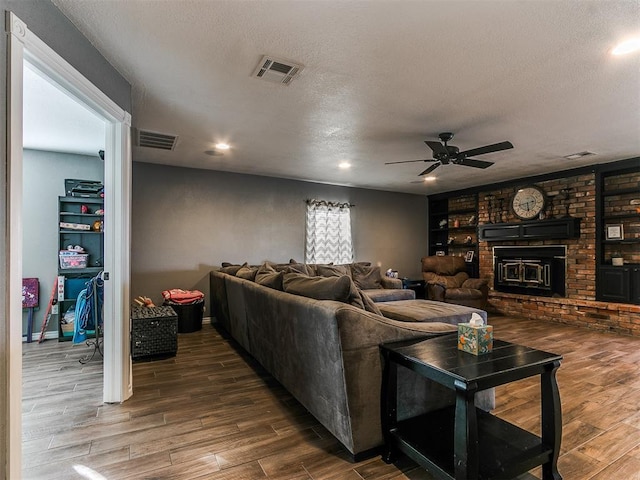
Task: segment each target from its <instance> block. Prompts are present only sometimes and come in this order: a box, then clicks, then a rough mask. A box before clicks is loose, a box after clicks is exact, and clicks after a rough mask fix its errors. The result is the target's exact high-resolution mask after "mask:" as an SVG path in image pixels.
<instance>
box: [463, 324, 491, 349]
mask: <svg viewBox="0 0 640 480" xmlns="http://www.w3.org/2000/svg"><path fill="white" fill-rule="evenodd" d="M458 350H462V351H463V352H468V353H473V354H474V355H482V354H485V353H490V352H491V350H493V326H491V325H482V326H480V327H476V326H473V325H471V324H470V323H459V324H458Z"/></svg>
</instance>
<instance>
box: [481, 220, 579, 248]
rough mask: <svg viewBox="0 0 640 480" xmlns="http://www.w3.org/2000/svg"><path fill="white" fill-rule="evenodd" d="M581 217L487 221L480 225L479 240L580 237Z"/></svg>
mask: <svg viewBox="0 0 640 480" xmlns="http://www.w3.org/2000/svg"><path fill="white" fill-rule="evenodd" d="M579 236H580V219H579V218H574V217H566V218H554V219H551V220H533V221H526V222H515V223H487V224H484V225H479V226H478V240H480V241H483V242H493V241H501V240H534V239H535V240H551V239H560V238H578V237H579Z"/></svg>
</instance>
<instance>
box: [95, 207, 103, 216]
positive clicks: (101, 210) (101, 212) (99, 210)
mask: <svg viewBox="0 0 640 480" xmlns="http://www.w3.org/2000/svg"><path fill="white" fill-rule="evenodd" d="M95 214H96V215H104V209H103V208H99V209H98V210H96V211H95Z"/></svg>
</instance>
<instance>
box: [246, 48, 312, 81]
mask: <svg viewBox="0 0 640 480" xmlns="http://www.w3.org/2000/svg"><path fill="white" fill-rule="evenodd" d="M303 68H304V66H303V65H299V64H296V63H293V62H289V61H287V60H282V59H276V58H274V57H270V56H268V55H265V56H264V57H262V60H260V63H259V64H258V67H257V68H256V69H255V70H254V71H253V75H252V76H253V77H257V78H260V79H262V80H266V81H268V82H272V83H280V84H283V85H289V84H290V83H291V81H292V80H293V79H294V77H295V76H296V75H298V74H299V73H300V72H301V71H302V69H303Z"/></svg>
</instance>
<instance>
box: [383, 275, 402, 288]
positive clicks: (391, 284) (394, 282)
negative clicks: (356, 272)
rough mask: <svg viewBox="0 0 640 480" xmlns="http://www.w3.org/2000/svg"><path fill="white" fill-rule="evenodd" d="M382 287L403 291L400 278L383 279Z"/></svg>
mask: <svg viewBox="0 0 640 480" xmlns="http://www.w3.org/2000/svg"><path fill="white" fill-rule="evenodd" d="M380 285H382V288H391V289H401V288H402V280H400V279H399V278H391V277H382V279H381V280H380Z"/></svg>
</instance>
